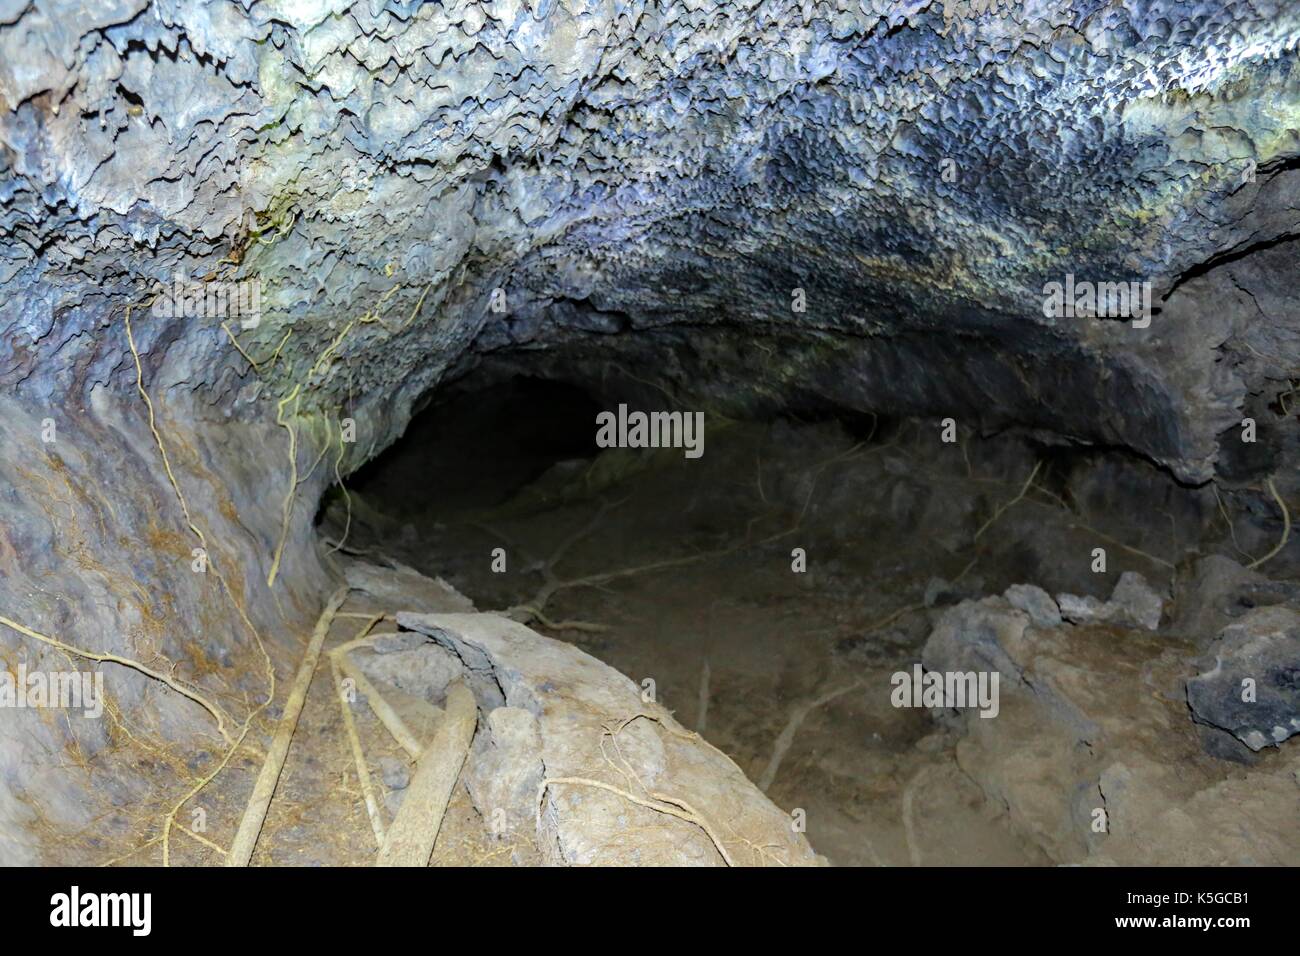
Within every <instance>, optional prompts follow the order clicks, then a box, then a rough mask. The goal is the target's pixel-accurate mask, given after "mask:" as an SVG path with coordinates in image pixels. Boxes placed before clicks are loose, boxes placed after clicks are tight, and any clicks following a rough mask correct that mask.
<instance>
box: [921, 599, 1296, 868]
mask: <svg viewBox="0 0 1300 956" xmlns="http://www.w3.org/2000/svg"><path fill="white" fill-rule="evenodd" d="M1256 613H1257V614H1272V615H1275V614H1280V613H1284V614H1287V615H1290V617H1289V618H1288V620H1290V619H1292V618H1294V614H1292V613H1291V612H1290V611H1285V610H1284V609H1280V608H1270V609H1268V610H1266V611H1260V612H1256ZM1028 623H1029V618H1028V615H1026V614H1024V613H1023V612H1021V611H1019V610H1016V609H1014V608H1012V607H1011V606H1010V605H1009V604H1008V603H1007V602H1006V601H1004V600H1002V599H1001V598H987V599H985V600H983V601H980V602H966V603H963V604H961V605H958V606H957V607H955V608H952V609H951V610H949V611H948V612H946V613H945V615H944V617H943V618H942V619H941V620H940V622H939V624H938V626H936V628H935V630H934V632H933V633H932V635H931V637H930V639H929V641H928V642H927V644H926V647H925V653H924V661H925V666H926V667H927V669H932V670H968V669H985V670H987V669H995V670H1000V671H1001V673H1002V681H1001V695H1002V696H1001V709H1000V712H999V714H998V716H997V717H996V718H994V719H991V720H984V719H981V718H979V717H977V716H975V715H974V713H973V712H972V711H965V712H961V713H959V714H957V715H956V717H955V718H953V717H949V718H947V719H950V720H952V719H955V721H956V723H957V726H958V727H959V728H960V731H961V732H962V733H963V735H964V736H963V738H962V740H961V742H960V743H959V744H958V746H957V759H958V762H959V763H960V765H961V767H962V769H963V770H965V771H966V773H968V774H969V775H970V776H971V778H972V779H973V780H975V782H976V783H977V784H978V785H979V786H980V787H981V789H983V791H984V793H985V795H986V796H987V797H988V798H989V799H990V800H991V801H992V802H993V803H994V804H996V805H998V806H1005V807H1007V809H1008V813H1009V815H1010V818H1011V821H1012V825H1013V826H1014V827H1015V828H1016V829H1017V830H1018V831H1019V832H1020V833H1022V834H1023V835H1024V836H1025V837H1026V838H1027V839H1030V840H1032V841H1034V842H1036V843H1037V844H1038V845H1039V846H1041V847H1042V848H1043V850H1044V852H1046V853H1047V854H1048V856H1049V857H1050V858H1051V859H1053V860H1055V861H1056V862H1059V863H1073V862H1089V863H1097V864H1107V863H1110V864H1115V863H1118V864H1122V865H1151V864H1166V865H1189V864H1193V863H1195V864H1199V865H1207V864H1235V865H1251V864H1271V865H1285V864H1291V863H1294V862H1295V860H1296V859H1297V858H1298V857H1300V830H1298V829H1297V828H1296V826H1295V806H1296V783H1297V781H1300V777H1297V774H1300V752H1297V751H1296V750H1295V749H1294V748H1291V749H1289V750H1288V749H1287V748H1286V747H1285V746H1283V747H1281V748H1276V749H1274V748H1269V751H1268V752H1267V753H1266V754H1262V755H1261V756H1260V758H1259V759H1258V760H1257V761H1256V763H1255V764H1254V765H1253V766H1251V767H1250V768H1249V769H1248V770H1246V769H1243V768H1242V767H1241V766H1240V765H1239V764H1237V763H1232V762H1229V761H1225V760H1221V759H1215V758H1213V757H1212V756H1210V755H1209V754H1207V753H1205V752H1204V750H1203V749H1202V746H1201V743H1200V741H1199V739H1198V736H1197V734H1196V732H1195V729H1194V725H1193V724H1192V723H1191V722H1190V721H1189V720H1188V719H1187V702H1188V699H1189V697H1190V696H1191V695H1192V694H1193V693H1195V694H1197V695H1202V698H1203V699H1209V698H1211V697H1212V696H1213V695H1214V694H1215V693H1216V692H1217V691H1218V690H1220V689H1221V688H1220V687H1219V686H1218V685H1216V684H1215V683H1214V682H1213V681H1210V682H1208V683H1205V682H1202V683H1200V684H1198V683H1197V682H1196V681H1193V682H1190V683H1189V684H1188V687H1187V690H1186V691H1184V689H1183V685H1184V681H1185V675H1186V668H1187V663H1186V662H1187V655H1188V654H1189V652H1190V650H1191V646H1190V644H1189V643H1188V642H1187V641H1185V640H1184V639H1182V638H1180V637H1176V636H1172V635H1168V634H1160V635H1149V634H1146V633H1144V632H1143V631H1140V630H1122V631H1119V630H1112V629H1109V628H1102V627H1094V626H1068V625H1067V626H1063V627H1057V628H1051V629H1037V628H1032V627H1028V626H1027V625H1028ZM1245 623H1246V622H1244V621H1243V622H1242V624H1241V625H1234V627H1242V625H1244V624H1245ZM1273 623H1274V624H1275V625H1276V624H1278V623H1279V622H1278V621H1277V620H1274V621H1273ZM1250 630H1251V632H1252V634H1253V635H1254V642H1253V647H1252V646H1251V642H1249V641H1248V642H1245V644H1246V648H1245V649H1246V654H1245V655H1242V653H1241V652H1242V650H1243V647H1242V646H1240V644H1238V645H1235V646H1234V649H1235V652H1236V653H1235V656H1233V663H1232V664H1231V665H1229V664H1227V663H1226V660H1225V667H1224V668H1223V670H1224V671H1227V670H1229V669H1230V668H1231V667H1239V668H1247V669H1249V668H1251V667H1252V666H1256V665H1264V664H1266V663H1267V661H1266V660H1265V659H1263V658H1261V657H1260V656H1259V652H1261V651H1263V650H1264V649H1265V647H1266V646H1267V643H1268V642H1267V640H1265V641H1264V642H1262V643H1261V641H1260V638H1261V637H1263V636H1264V634H1265V632H1266V631H1273V630H1275V628H1259V627H1256V628H1252V629H1250ZM1278 636H1279V637H1280V635H1278ZM1227 639H1228V638H1227V637H1226V636H1225V640H1227ZM1292 644H1294V641H1293V640H1292ZM1274 647H1275V649H1276V647H1277V645H1274ZM1251 652H1253V653H1254V654H1255V655H1256V656H1255V657H1254V659H1253V660H1252V659H1251V657H1250V656H1249V654H1250V653H1251ZM1227 653H1228V652H1227V651H1226V649H1225V655H1226V654H1227ZM1259 672H1260V674H1261V676H1262V675H1263V674H1264V673H1266V672H1268V670H1267V668H1265V669H1263V670H1260V671H1259ZM1193 686H1196V687H1197V690H1196V691H1195V692H1194V691H1193ZM1260 686H1261V689H1260V698H1259V699H1260V701H1265V699H1266V697H1268V694H1269V693H1272V694H1273V696H1272V698H1271V702H1270V703H1268V704H1265V703H1260V704H1259V705H1258V707H1259V708H1260V710H1259V711H1257V712H1256V714H1257V716H1259V717H1262V716H1263V715H1264V714H1265V713H1268V712H1270V711H1272V712H1274V713H1276V704H1277V700H1278V698H1277V689H1276V688H1277V685H1276V679H1275V678H1274V679H1273V685H1272V686H1273V690H1272V691H1270V692H1266V691H1265V690H1264V689H1263V686H1264V680H1263V679H1261V682H1260ZM1238 688H1239V685H1238ZM1292 703H1294V701H1293V700H1292ZM1292 712H1294V711H1292ZM1229 723H1231V721H1229Z"/></svg>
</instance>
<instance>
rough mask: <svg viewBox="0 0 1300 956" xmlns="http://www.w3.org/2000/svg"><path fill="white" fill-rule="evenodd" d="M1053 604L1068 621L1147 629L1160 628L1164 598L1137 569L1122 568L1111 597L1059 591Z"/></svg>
mask: <svg viewBox="0 0 1300 956" xmlns="http://www.w3.org/2000/svg"><path fill="white" fill-rule="evenodd" d="M1056 603H1057V605H1058V606H1059V607H1060V611H1061V616H1062V617H1063V618H1065V620H1067V621H1069V622H1070V623H1071V624H1118V625H1120V626H1121V627H1141V628H1145V629H1146V630H1148V631H1154V630H1157V629H1158V628H1159V627H1160V616H1161V614H1162V613H1163V610H1164V599H1163V598H1161V597H1160V595H1159V594H1157V593H1156V591H1155V590H1154V589H1153V588H1152V587H1151V586H1150V585H1149V584H1147V580H1146V578H1144V577H1143V576H1142V575H1141V574H1139V573H1138V572H1136V571H1125V572H1124V573H1123V574H1121V575H1120V576H1119V583H1117V584H1116V585H1115V590H1113V591H1112V592H1111V595H1110V600H1108V601H1100V600H1098V599H1097V598H1095V597H1092V596H1087V597H1079V596H1078V595H1075V594H1058V595H1057V596H1056Z"/></svg>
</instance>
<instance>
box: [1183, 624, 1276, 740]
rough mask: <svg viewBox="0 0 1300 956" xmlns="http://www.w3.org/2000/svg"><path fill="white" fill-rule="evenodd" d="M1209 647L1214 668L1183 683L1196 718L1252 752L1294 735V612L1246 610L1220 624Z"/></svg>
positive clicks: (1189, 704) (1188, 702)
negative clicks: (1232, 620) (1231, 621)
mask: <svg viewBox="0 0 1300 956" xmlns="http://www.w3.org/2000/svg"><path fill="white" fill-rule="evenodd" d="M1210 652H1211V653H1212V654H1213V655H1214V667H1213V668H1212V669H1211V670H1209V671H1207V672H1205V673H1203V674H1200V675H1199V676H1197V677H1195V678H1193V679H1192V680H1189V681H1188V682H1187V704H1188V706H1189V707H1191V709H1192V713H1193V714H1194V715H1195V716H1196V719H1197V720H1199V721H1201V722H1202V723H1206V724H1209V725H1211V726H1214V727H1218V728H1220V729H1222V730H1227V731H1228V732H1230V733H1231V734H1232V735H1233V736H1234V737H1236V738H1237V739H1238V740H1240V741H1241V742H1242V743H1244V744H1245V745H1246V746H1247V747H1249V748H1250V749H1251V750H1255V751H1258V750H1263V749H1264V748H1265V747H1276V746H1277V745H1278V744H1280V743H1282V741H1284V740H1286V739H1287V738H1288V737H1293V736H1295V735H1296V734H1300V614H1297V613H1296V612H1295V611H1293V610H1291V609H1289V608H1282V607H1274V608H1261V609H1259V610H1255V611H1252V612H1250V614H1248V615H1246V616H1245V617H1244V618H1242V619H1241V620H1240V621H1238V622H1237V623H1235V624H1232V625H1230V626H1228V627H1226V628H1224V630H1223V633H1222V634H1220V635H1219V638H1218V640H1217V641H1215V643H1214V644H1213V645H1211V647H1210Z"/></svg>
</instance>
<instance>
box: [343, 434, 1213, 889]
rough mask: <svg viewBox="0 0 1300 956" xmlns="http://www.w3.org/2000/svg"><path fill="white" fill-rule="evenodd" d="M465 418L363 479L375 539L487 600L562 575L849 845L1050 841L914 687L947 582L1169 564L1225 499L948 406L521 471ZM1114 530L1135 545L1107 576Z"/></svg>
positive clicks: (884, 857)
mask: <svg viewBox="0 0 1300 956" xmlns="http://www.w3.org/2000/svg"><path fill="white" fill-rule="evenodd" d="M448 417H452V418H454V416H448ZM525 417H526V416H525ZM444 420H446V419H445V418H444ZM519 427H521V428H524V429H529V428H530V426H529V424H528V422H526V421H524V422H520V423H519ZM455 429H456V426H454V425H452V426H444V427H443V428H442V429H441V430H439V429H438V428H435V429H433V430H432V431H431V432H430V433H428V434H425V435H423V436H422V438H421V443H420V444H418V445H417V446H416V447H417V448H418V449H419V450H418V451H417V452H412V451H410V450H409V448H408V450H407V451H406V452H404V453H403V456H402V457H400V458H395V459H394V460H392V461H390V462H388V463H387V467H385V468H383V469H376V470H375V471H374V472H373V473H372V474H371V475H370V476H368V477H367V478H366V479H365V480H363V481H362V482H361V483H360V485H359V491H358V494H357V496H356V498H354V507H355V509H356V510H355V511H354V515H358V516H360V521H359V523H354V526H353V534H352V537H351V539H350V540H351V542H352V544H353V545H354V546H355V547H358V548H361V549H363V550H365V549H373V550H375V551H379V552H382V553H384V554H387V555H390V556H392V557H394V558H396V559H398V560H400V561H402V562H404V563H408V564H411V565H412V566H414V567H417V568H420V569H421V570H423V571H425V572H426V573H430V574H443V575H445V576H447V577H448V579H449V580H450V581H451V582H452V583H453V584H455V585H456V586H457V587H458V588H459V589H461V590H462V591H464V592H465V593H466V594H468V595H470V596H471V597H472V598H473V599H474V600H475V601H476V603H477V604H478V605H479V607H480V608H484V609H494V608H511V607H517V606H520V605H536V604H537V603H538V601H537V599H538V597H546V598H547V600H546V604H545V607H543V608H535V610H538V611H540V612H541V613H540V614H536V613H534V612H533V611H516V613H520V614H522V615H523V616H524V617H526V618H530V619H533V620H534V626H536V627H538V628H539V629H541V630H543V631H544V632H546V633H550V634H552V635H553V636H558V637H563V638H564V639H566V640H570V641H573V642H574V643H576V644H578V645H580V646H581V647H583V648H584V649H586V650H588V651H589V652H591V653H592V654H594V655H595V656H597V657H599V658H600V659H602V660H604V661H606V662H607V663H609V664H611V665H612V666H614V667H615V668H617V669H619V670H621V671H623V672H624V673H626V674H627V675H629V676H631V677H632V678H633V679H635V680H636V681H638V682H645V681H653V682H654V684H653V686H654V692H655V694H656V695H657V698H658V700H659V701H660V702H662V703H664V704H665V705H666V706H668V707H669V708H670V709H672V710H673V711H674V712H675V713H676V715H677V717H678V719H680V720H681V721H682V722H683V723H684V724H686V725H687V726H692V727H695V728H697V729H698V730H701V731H702V732H703V733H704V735H705V736H706V737H707V738H708V739H709V740H710V741H711V742H713V743H714V744H716V745H717V746H719V747H720V748H721V749H722V750H724V751H725V752H726V753H728V754H729V755H731V756H732V757H733V758H734V759H735V760H736V761H737V762H738V763H739V764H740V766H741V767H742V768H743V769H744V770H745V771H746V772H747V774H748V775H749V776H750V777H751V779H753V780H755V781H756V782H758V783H759V784H760V786H763V787H764V788H765V789H766V790H767V792H768V794H769V796H771V797H772V798H773V799H774V800H775V801H776V803H777V804H778V805H780V806H781V807H783V808H785V809H787V810H791V811H793V810H795V809H796V808H802V809H803V810H805V811H806V814H807V827H808V831H807V832H808V835H809V838H810V839H811V841H812V843H813V845H814V847H816V848H817V849H819V851H820V852H822V853H824V854H826V855H827V856H828V857H830V858H831V860H832V861H833V862H836V863H841V864H877V865H879V864H908V863H913V864H914V863H924V864H944V863H973V862H974V863H985V864H1026V863H1041V862H1045V861H1046V859H1047V858H1046V857H1045V856H1044V854H1043V853H1042V851H1041V850H1040V849H1039V848H1038V847H1037V846H1036V845H1034V844H1033V843H1032V842H1031V841H1028V840H1026V839H1024V838H1022V837H1021V836H1018V835H1017V834H1016V833H1015V832H1014V831H1013V829H1012V828H1011V827H1009V826H1008V820H1007V818H1006V813H1005V809H1004V808H1000V807H997V806H995V805H993V804H992V803H990V802H989V801H987V800H986V799H985V798H984V796H983V794H982V793H981V791H980V789H979V788H978V787H977V786H976V785H975V784H974V783H973V782H972V780H971V779H970V778H969V777H968V776H967V775H966V774H965V773H964V772H963V771H962V770H961V769H960V767H959V765H958V762H957V760H956V756H955V743H956V741H955V739H954V738H952V737H949V736H945V732H944V731H942V730H941V729H939V727H938V726H937V725H936V724H935V723H934V722H933V721H932V720H931V718H930V716H929V715H928V713H927V712H925V711H920V710H911V709H896V708H894V707H893V706H891V704H890V702H889V691H890V676H891V674H892V673H894V672H895V671H898V670H904V669H907V668H909V667H910V666H911V664H912V662H914V661H916V660H918V659H919V656H920V648H921V646H922V644H923V643H924V641H925V638H926V636H927V635H928V634H929V632H930V628H931V624H932V622H933V620H934V618H935V617H936V615H937V609H936V608H932V607H931V608H927V607H926V606H925V605H926V604H927V602H928V603H930V604H932V605H943V604H949V603H952V602H953V601H955V600H956V599H958V598H959V597H967V596H970V597H973V596H980V595H982V594H984V593H998V592H1000V591H1001V590H1002V589H1004V588H1006V587H1007V586H1009V585H1011V584H1014V583H1018V582H1022V581H1030V582H1034V583H1039V584H1042V585H1043V586H1045V587H1047V588H1048V589H1049V590H1053V591H1055V590H1062V589H1064V590H1072V591H1074V592H1076V593H1095V594H1097V595H1099V596H1105V594H1107V593H1108V592H1109V589H1110V585H1111V584H1113V582H1114V580H1115V577H1116V576H1117V574H1118V572H1119V571H1120V570H1123V569H1124V568H1137V569H1140V570H1141V571H1142V572H1144V573H1145V574H1146V575H1147V576H1148V577H1149V578H1150V579H1151V580H1152V581H1154V582H1156V583H1157V584H1159V585H1160V586H1161V587H1165V588H1168V587H1169V586H1170V584H1171V583H1176V581H1175V580H1174V579H1175V575H1174V573H1173V571H1174V566H1175V565H1176V564H1180V563H1181V562H1183V561H1185V560H1186V559H1188V558H1190V557H1191V556H1193V555H1194V550H1193V549H1192V548H1191V547H1190V545H1189V542H1190V541H1191V540H1192V539H1193V538H1194V536H1195V535H1196V534H1197V533H1199V531H1200V528H1201V524H1202V522H1203V521H1205V520H1207V517H1206V513H1205V503H1204V501H1203V499H1201V498H1198V497H1197V496H1195V495H1194V494H1192V493H1189V492H1188V493H1185V492H1182V491H1174V492H1167V491H1157V492H1156V494H1157V495H1163V496H1164V497H1162V498H1157V506H1158V507H1157V513H1158V514H1159V518H1158V520H1156V521H1154V522H1153V521H1151V520H1146V521H1141V520H1138V519H1137V518H1135V515H1136V514H1137V513H1138V510H1139V509H1134V508H1133V507H1132V506H1119V507H1115V506H1113V504H1114V503H1113V502H1107V501H1093V502H1087V501H1073V500H1071V496H1072V495H1075V494H1078V495H1080V496H1083V495H1085V494H1087V493H1088V492H1089V489H1091V488H1094V487H1095V486H1096V485H1098V484H1100V483H1101V482H1100V481H1098V480H1097V475H1096V472H1097V470H1098V469H1106V468H1114V467H1116V466H1112V465H1109V464H1105V465H1102V464H1094V463H1085V464H1084V465H1083V466H1079V465H1078V463H1070V462H1063V461H1062V460H1060V459H1059V458H1057V457H1053V453H1051V452H1050V451H1045V450H1037V451H1035V450H1034V449H1032V448H1031V446H1029V445H1027V444H1025V443H1023V442H1020V441H1018V440H1014V439H1006V440H1001V441H994V442H979V441H977V440H974V439H972V438H971V437H970V436H964V438H963V441H962V442H960V443H958V444H951V445H945V444H943V443H942V442H940V440H939V427H938V425H937V423H936V424H935V425H934V427H933V428H930V427H927V426H926V424H925V423H910V424H906V425H901V426H898V425H891V426H888V427H886V426H883V425H882V426H881V428H880V429H878V430H876V431H875V433H873V432H872V429H871V426H870V423H869V422H867V423H854V426H853V432H852V433H850V432H849V431H847V430H846V429H845V428H844V427H842V426H841V425H839V424H836V423H822V424H808V425H799V424H792V423H777V424H775V425H771V426H765V425H734V426H731V427H728V428H725V429H716V430H715V431H713V432H711V433H710V434H709V438H708V450H707V454H705V456H704V457H703V458H701V459H699V460H687V459H685V458H684V457H683V456H682V455H681V453H680V452H676V451H660V452H647V453H637V452H628V451H621V450H620V451H610V452H605V453H603V454H601V455H600V456H599V457H596V458H577V459H570V460H566V461H562V462H560V463H559V464H555V465H553V466H552V467H550V468H549V469H547V465H548V464H549V463H548V462H547V461H546V460H545V456H543V455H537V456H536V457H535V458H534V459H532V460H531V463H532V465H533V471H534V472H536V471H537V470H542V469H547V470H545V471H544V473H543V474H541V476H540V477H537V478H536V479H535V480H533V481H531V482H528V483H527V484H524V485H522V486H521V480H520V479H521V476H524V475H526V474H527V473H528V471H529V468H528V464H529V462H530V459H529V458H528V456H527V455H524V456H519V457H516V458H515V459H513V465H512V467H511V468H508V469H504V470H503V469H501V468H499V467H493V466H492V463H493V462H499V461H501V460H502V456H503V455H505V454H506V452H504V451H503V450H502V446H507V447H508V446H509V444H510V442H511V441H512V440H513V439H512V436H511V435H510V434H500V435H497V436H486V437H485V436H479V437H478V438H477V439H476V440H475V439H473V438H472V436H467V435H463V434H456V432H455ZM507 431H508V429H507ZM529 433H530V434H533V432H532V431H530V432H529ZM476 444H478V445H480V446H484V445H486V448H485V449H484V450H483V451H482V453H481V454H482V458H483V461H484V462H486V463H488V467H486V468H479V467H478V465H479V462H478V461H476V460H475V455H476V452H475V450H474V449H475V445H476ZM453 447H454V448H455V449H456V450H457V454H456V456H455V458H454V459H451V458H450V454H449V452H450V449H451V448H453ZM520 458H522V459H523V460H522V461H521V460H520ZM1036 465H1037V466H1038V470H1037V472H1035V466H1036ZM1119 467H1121V468H1122V467H1123V466H1119ZM467 475H472V476H474V478H473V479H472V480H471V479H469V478H467V477H466V476H467ZM1031 475H1032V476H1033V478H1034V480H1033V482H1032V483H1030V484H1027V483H1026V482H1027V479H1029V478H1030V477H1031ZM1140 480H1141V479H1140V478H1135V477H1133V476H1131V475H1130V476H1127V487H1128V488H1129V489H1131V488H1132V487H1133V486H1134V484H1135V483H1137V482H1140ZM1120 484H1125V482H1120ZM1152 487H1156V486H1155V485H1153V486H1152ZM1022 492H1024V493H1023V495H1022ZM1150 505H1151V501H1150V499H1148V500H1147V501H1145V502H1144V503H1143V505H1142V509H1144V510H1147V511H1149V510H1150ZM1139 517H1140V516H1139ZM1109 542H1114V543H1115V545H1111V544H1110V543H1109ZM1121 542H1122V545H1121V544H1120V543H1121ZM1099 544H1103V545H1106V546H1108V547H1110V548H1111V551H1112V554H1113V555H1114V556H1113V557H1112V567H1111V568H1110V569H1109V570H1108V573H1106V574H1103V575H1094V574H1092V572H1091V570H1090V568H1089V559H1090V556H1091V550H1092V548H1093V547H1095V546H1098V545H1099ZM495 548H504V549H505V552H506V557H507V561H506V570H505V571H504V572H494V571H493V569H492V553H493V549H495ZM794 548H803V549H804V550H805V552H806V555H807V570H806V571H805V572H803V573H797V572H795V571H793V570H792V549H794ZM935 579H942V582H939V581H936V580H935ZM548 582H550V585H549V593H548ZM565 582H572V583H565ZM943 582H955V583H952V584H947V583H943ZM927 589H928V590H929V592H930V593H929V595H928V596H927ZM548 624H549V625H551V626H550V627H549V628H548V626H547V625H548Z"/></svg>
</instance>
